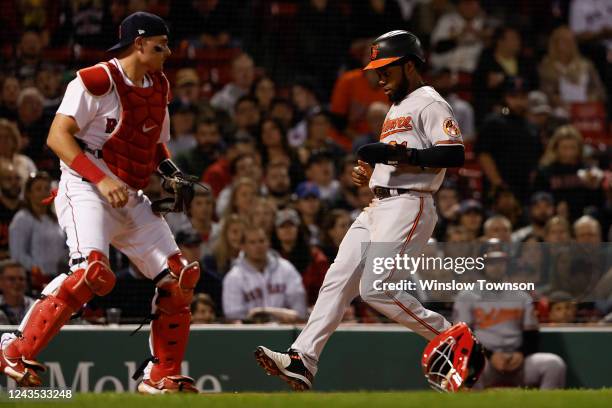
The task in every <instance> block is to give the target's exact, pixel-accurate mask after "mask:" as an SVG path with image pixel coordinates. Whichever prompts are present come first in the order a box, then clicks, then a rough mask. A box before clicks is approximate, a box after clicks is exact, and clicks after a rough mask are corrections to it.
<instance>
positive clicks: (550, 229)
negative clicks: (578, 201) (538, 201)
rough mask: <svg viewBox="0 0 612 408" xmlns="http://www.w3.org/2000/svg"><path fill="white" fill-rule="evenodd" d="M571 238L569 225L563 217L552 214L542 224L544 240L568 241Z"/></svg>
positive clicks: (554, 241) (551, 241)
mask: <svg viewBox="0 0 612 408" xmlns="http://www.w3.org/2000/svg"><path fill="white" fill-rule="evenodd" d="M571 239H572V235H571V233H570V226H569V223H568V222H567V220H566V219H565V218H564V217H560V216H558V215H557V216H554V217H552V218H551V219H549V220H548V222H547V223H546V225H545V226H544V241H545V242H549V243H554V244H559V243H565V244H566V243H569V242H570V241H571Z"/></svg>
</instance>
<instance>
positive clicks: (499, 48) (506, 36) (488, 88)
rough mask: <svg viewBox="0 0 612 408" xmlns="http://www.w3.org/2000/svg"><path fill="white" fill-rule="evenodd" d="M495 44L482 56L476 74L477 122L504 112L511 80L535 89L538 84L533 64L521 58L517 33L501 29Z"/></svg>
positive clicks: (474, 90)
mask: <svg viewBox="0 0 612 408" xmlns="http://www.w3.org/2000/svg"><path fill="white" fill-rule="evenodd" d="M492 43H493V46H492V48H490V49H486V50H484V51H483V52H482V54H481V55H480V59H479V61H478V66H477V67H476V70H475V71H474V80H473V82H472V83H473V96H474V104H475V106H474V108H475V110H476V117H477V118H484V117H485V116H486V115H487V114H489V113H490V112H493V111H499V110H500V109H501V108H502V105H501V104H502V101H503V94H504V84H505V82H506V81H507V80H508V78H509V77H516V76H518V77H521V78H524V79H525V80H526V81H527V82H528V83H530V84H532V85H533V83H534V80H535V72H534V69H533V68H532V67H533V63H532V62H531V61H529V60H527V59H526V58H524V57H522V56H521V35H520V33H519V32H518V30H517V29H515V28H513V27H509V26H503V27H498V28H497V29H496V30H495V32H494V33H493V38H492Z"/></svg>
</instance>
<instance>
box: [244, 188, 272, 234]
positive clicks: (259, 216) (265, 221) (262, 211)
mask: <svg viewBox="0 0 612 408" xmlns="http://www.w3.org/2000/svg"><path fill="white" fill-rule="evenodd" d="M251 206H252V211H251V214H250V217H249V225H252V226H254V227H260V228H261V229H263V230H264V231H265V233H266V235H267V236H268V237H271V236H272V232H273V231H274V220H275V218H276V211H277V210H278V208H277V207H276V202H275V201H274V200H273V199H271V198H269V197H258V198H257V199H256V200H255V201H254V202H253V203H251Z"/></svg>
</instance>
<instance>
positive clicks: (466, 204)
mask: <svg viewBox="0 0 612 408" xmlns="http://www.w3.org/2000/svg"><path fill="white" fill-rule="evenodd" d="M457 217H458V218H457V222H458V224H459V225H461V226H462V227H464V228H465V229H466V230H467V233H468V234H469V237H470V240H471V241H473V240H475V239H477V238H478V237H480V235H481V231H482V223H483V222H484V209H483V208H482V204H480V202H478V201H476V200H472V199H469V200H464V201H462V202H461V203H460V204H459V210H458V211H457Z"/></svg>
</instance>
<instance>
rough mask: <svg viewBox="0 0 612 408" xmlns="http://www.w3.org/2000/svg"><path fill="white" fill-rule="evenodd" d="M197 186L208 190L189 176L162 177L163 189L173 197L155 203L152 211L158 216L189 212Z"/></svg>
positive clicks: (152, 205)
mask: <svg viewBox="0 0 612 408" xmlns="http://www.w3.org/2000/svg"><path fill="white" fill-rule="evenodd" d="M196 184H197V185H199V186H200V187H202V188H203V189H206V190H208V189H207V188H206V187H204V186H203V185H202V184H201V183H199V182H198V178H197V177H195V176H189V175H185V174H182V173H178V174H175V175H173V176H171V177H168V176H162V188H163V189H164V191H166V192H167V193H170V194H172V197H165V198H161V199H159V200H155V201H153V203H151V209H152V210H153V212H154V213H156V214H166V213H169V212H184V211H187V209H188V208H189V205H190V204H191V200H193V195H194V186H195V185H196Z"/></svg>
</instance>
